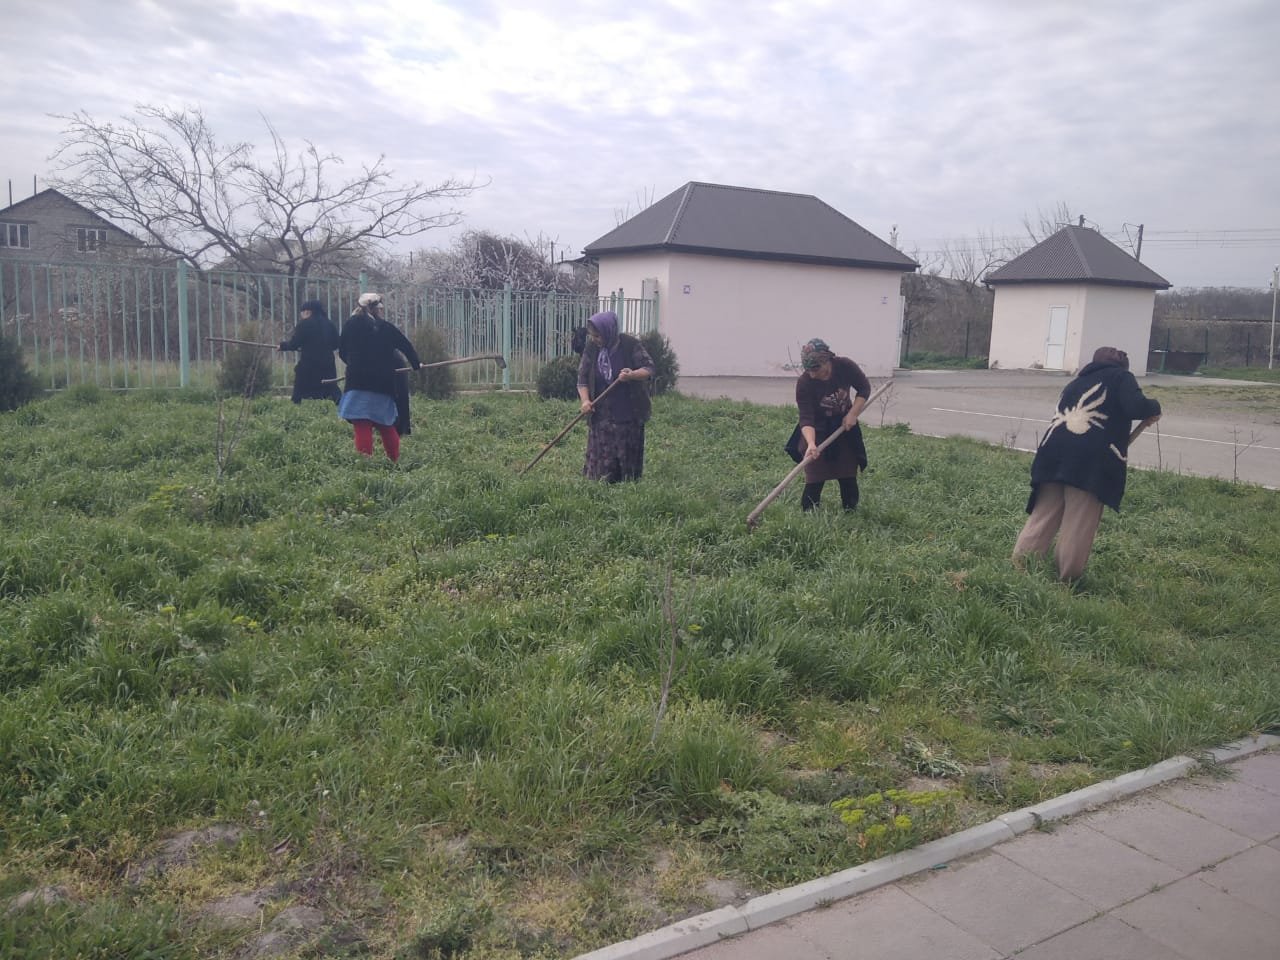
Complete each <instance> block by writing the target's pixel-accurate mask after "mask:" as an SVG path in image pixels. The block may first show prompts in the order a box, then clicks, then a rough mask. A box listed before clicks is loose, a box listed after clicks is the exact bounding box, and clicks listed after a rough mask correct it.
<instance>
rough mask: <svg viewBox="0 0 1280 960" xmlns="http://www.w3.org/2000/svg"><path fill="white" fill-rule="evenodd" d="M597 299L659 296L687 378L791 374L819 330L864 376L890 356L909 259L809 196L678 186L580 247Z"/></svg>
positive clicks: (883, 367) (663, 325)
mask: <svg viewBox="0 0 1280 960" xmlns="http://www.w3.org/2000/svg"><path fill="white" fill-rule="evenodd" d="M583 252H584V253H585V254H586V255H587V256H589V257H593V258H595V259H596V260H597V261H598V263H599V266H600V281H599V282H600V290H599V292H600V294H601V296H608V295H609V294H610V293H611V292H616V291H618V290H622V291H623V294H624V296H626V297H636V296H643V297H651V296H656V298H657V301H658V329H659V330H660V331H661V332H662V333H663V334H664V335H665V336H666V337H667V339H668V340H670V342H671V346H672V349H674V350H675V353H676V356H677V358H678V359H679V361H680V373H681V374H682V375H686V376H694V377H705V376H754V377H776V376H783V375H788V374H791V373H793V372H795V370H794V369H792V368H790V367H789V366H788V364H798V363H799V359H800V345H801V344H802V343H804V342H805V341H807V340H809V339H810V338H812V337H821V338H822V339H824V340H826V341H827V342H828V343H829V344H830V345H831V348H832V349H833V350H834V351H835V352H836V353H837V354H840V355H842V356H847V357H851V358H853V359H854V360H855V361H857V363H858V364H859V365H860V366H861V367H862V369H863V370H864V371H865V372H866V373H867V374H868V375H869V376H888V375H889V374H891V373H892V372H893V368H894V366H895V364H896V363H897V360H898V335H899V327H900V316H901V312H900V310H901V308H900V297H899V287H900V285H901V279H902V274H903V273H904V272H908V271H911V270H915V269H916V268H917V267H918V266H919V264H917V263H916V262H915V261H914V260H912V259H911V258H910V257H907V256H905V255H904V254H902V253H901V252H900V251H898V250H896V249H894V248H893V247H892V246H890V245H889V244H888V243H886V242H885V241H883V240H881V239H880V238H878V237H876V236H875V235H874V234H872V233H870V232H869V231H867V230H865V229H863V228H862V227H861V226H859V225H858V224H856V223H854V222H853V221H852V220H850V219H849V218H848V217H846V216H845V215H844V214H842V213H841V212H840V211H838V210H836V209H835V208H834V207H831V206H828V205H827V204H825V203H823V202H822V201H821V200H819V199H818V198H817V197H814V196H810V195H807V194H798V193H781V192H779V191H776V190H756V189H749V188H746V187H733V186H723V185H720V184H714V183H697V182H691V183H686V184H685V185H684V186H683V187H681V188H680V189H678V190H676V191H675V192H674V193H671V194H669V195H668V196H666V197H663V198H662V199H661V200H659V201H658V202H657V203H655V204H653V205H652V206H651V207H648V208H647V209H645V210H642V211H641V212H640V213H638V214H636V216H634V217H632V218H631V219H630V220H627V221H626V222H625V223H623V224H621V225H620V226H618V227H617V228H616V229H614V230H611V231H609V232H608V233H606V234H605V235H604V236H602V237H600V239H598V240H596V241H594V242H592V243H589V244H588V245H587V246H586V248H585V249H584V251H583Z"/></svg>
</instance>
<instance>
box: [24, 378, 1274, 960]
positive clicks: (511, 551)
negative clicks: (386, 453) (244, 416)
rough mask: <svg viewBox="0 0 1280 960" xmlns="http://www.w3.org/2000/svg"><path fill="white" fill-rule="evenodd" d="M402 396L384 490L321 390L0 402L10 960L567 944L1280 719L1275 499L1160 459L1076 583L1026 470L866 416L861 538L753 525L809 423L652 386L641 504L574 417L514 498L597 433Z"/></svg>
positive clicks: (537, 953)
mask: <svg viewBox="0 0 1280 960" xmlns="http://www.w3.org/2000/svg"><path fill="white" fill-rule="evenodd" d="M415 403H416V406H415V415H416V421H417V422H416V425H415V430H414V433H413V435H412V436H410V437H408V438H406V440H405V443H404V459H403V461H402V463H401V464H400V465H399V466H398V467H397V466H392V465H390V464H389V463H387V462H386V461H385V459H381V452H380V451H379V452H378V458H376V459H373V460H370V461H366V460H363V459H361V458H359V457H357V456H356V455H355V453H354V451H353V450H352V448H351V440H350V433H349V428H348V427H347V425H345V424H343V423H341V422H340V421H338V420H337V419H336V417H335V416H334V415H333V413H332V407H330V406H327V405H325V404H323V403H312V404H307V405H303V406H302V407H300V408H299V407H295V406H293V405H291V404H289V403H288V402H287V401H285V400H282V399H280V398H264V399H261V400H259V401H256V402H255V403H254V405H253V406H252V411H251V416H250V417H249V419H248V420H247V427H246V429H245V431H244V433H243V435H242V436H241V438H240V439H239V442H238V444H237V445H236V447H235V448H234V450H233V451H232V453H231V454H230V456H227V455H225V450H224V453H223V454H222V455H220V454H219V452H218V442H217V430H216V424H217V418H218V406H217V403H216V401H215V399H214V398H213V396H212V395H211V394H208V393H198V392H191V393H187V394H183V395H179V394H176V393H149V392H139V393H134V394H129V395H126V396H118V395H109V394H106V393H102V392H99V391H97V390H96V389H93V388H78V389H74V390H71V391H69V392H67V393H65V394H62V395H59V396H57V397H56V398H53V399H50V400H45V401H41V402H39V403H36V404H33V405H31V406H28V407H25V408H23V409H21V410H19V411H17V412H16V413H12V414H5V415H3V416H0V531H2V533H0V851H2V853H3V856H2V857H0V863H2V864H3V865H2V866H0V900H3V899H5V898H8V897H11V896H14V895H16V894H18V893H19V892H22V891H30V890H33V889H36V888H39V887H52V886H56V887H59V888H60V897H61V899H60V900H59V902H55V903H50V904H47V905H44V906H33V907H31V908H29V909H26V910H21V911H15V912H9V913H5V912H3V911H0V955H3V956H5V957H6V958H34V957H50V956H59V957H63V956H79V957H103V958H106V957H112V958H116V957H134V956H138V957H141V956H146V957H150V958H205V957H223V956H225V957H231V956H236V955H238V954H237V951H239V950H241V949H243V948H244V947H246V945H248V944H249V943H250V942H251V941H253V940H254V938H255V937H257V936H259V935H260V934H261V932H262V928H264V927H266V928H268V929H269V927H270V924H271V923H272V921H273V919H274V918H275V917H276V916H277V915H278V914H280V912H281V911H284V910H286V909H288V908H293V907H297V906H310V907H313V908H315V909H316V910H318V911H319V914H320V915H321V916H322V917H323V922H322V924H321V927H320V930H319V931H318V932H317V933H316V935H315V937H314V938H312V939H311V940H307V941H300V942H299V944H298V945H297V947H296V950H297V955H298V956H303V957H333V956H346V957H374V958H393V957H394V958H430V957H453V958H459V960H480V958H503V960H514V958H517V957H543V958H550V957H562V956H571V955H573V954H575V953H577V952H580V951H584V950H587V949H590V948H593V947H596V946H599V945H601V944H604V943H607V942H610V941H613V940H617V939H620V938H625V937H628V936H632V935H635V934H637V933H640V932H642V931H644V930H646V929H649V928H651V927H654V926H657V925H661V924H663V923H667V922H670V921H671V920H673V919H675V918H677V917H680V916H685V915H689V914H692V913H697V912H700V911H702V910H705V909H708V908H710V907H713V906H716V905H719V904H720V903H722V902H726V901H727V900H731V899H734V898H737V897H742V896H746V895H748V894H750V893H754V892H762V891H765V890H769V889H772V888H776V887H778V886H781V885H784V884H788V883H792V882H795V881H799V880H803V879H807V878H811V877H814V876H818V875H821V874H824V873H827V872H830V871H833V870H836V869H840V868H843V867H846V866H850V865H853V864H856V863H859V862H862V861H865V860H868V859H873V858H875V857H877V856H880V855H882V854H884V853H886V852H889V851H892V850H895V849H901V848H903V847H906V846H910V845H913V844H916V843H920V842H923V841H925V840H928V839H932V838H933V837H936V836H939V835H942V834H945V833H948V832H951V831H953V830H955V829H958V828H960V827H963V826H967V825H970V824H972V823H975V822H980V821H983V820H986V819H989V818H990V817H992V816H993V815H995V814H998V813H1000V812H1002V811H1006V810H1010V809H1014V808H1017V807H1019V806H1022V805H1025V804H1028V803H1031V802H1035V801H1037V800H1039V799H1042V798H1046V797H1050V796H1054V795H1057V794H1060V793H1063V792H1066V791H1068V790H1071V789H1075V788H1077V787H1080V786H1082V785H1085V784H1087V783H1090V782H1092V781H1095V780H1098V779H1101V778H1105V777H1109V776H1113V775H1115V774H1117V773H1119V772H1122V771H1125V770H1130V769H1134V768H1137V767H1141V766H1144V765H1146V764H1149V763H1152V762H1154V761H1157V760H1160V759H1162V758H1165V757H1168V756H1170V755H1173V754H1176V753H1181V752H1186V751H1197V750H1200V749H1201V748H1205V747H1209V746H1211V745H1215V744H1219V743H1222V742H1224V741H1228V740H1231V739H1234V738H1236V737H1239V736H1241V735H1243V734H1247V733H1251V732H1255V731H1259V730H1262V729H1266V728H1269V727H1274V726H1275V725H1276V724H1277V722H1280V647H1278V645H1277V638H1278V634H1280V631H1278V630H1277V623H1280V563H1278V562H1277V561H1278V559H1280V510H1277V505H1278V504H1277V495H1276V494H1275V493H1274V492H1268V491H1265V490H1262V489H1259V488H1256V487H1249V486H1244V485H1241V486H1235V485H1231V484H1228V483H1224V482H1219V481H1212V480H1201V479H1195V478H1189V477H1185V476H1175V475H1173V474H1168V473H1153V472H1144V471H1137V472H1134V473H1131V475H1130V483H1129V492H1128V495H1127V497H1126V500H1125V504H1124V506H1125V509H1124V512H1123V513H1122V514H1120V515H1116V514H1112V513H1108V515H1107V516H1106V517H1105V518H1104V521H1103V527H1102V532H1101V534H1100V537H1099V542H1098V545H1097V547H1096V550H1095V555H1094V558H1093V561H1092V562H1091V565H1090V568H1089V571H1088V573H1087V574H1086V577H1085V579H1084V580H1083V581H1082V583H1081V584H1079V585H1078V586H1077V587H1075V588H1068V587H1065V586H1062V585H1060V584H1058V583H1056V582H1055V581H1054V579H1053V577H1052V574H1051V571H1050V570H1049V569H1048V568H1047V567H1044V566H1038V565H1037V566H1033V569H1031V570H1029V571H1027V572H1019V571H1017V570H1015V569H1014V568H1013V567H1012V565H1011V564H1010V562H1009V560H1008V553H1009V550H1010V548H1011V546H1012V542H1013V539H1014V536H1015V535H1016V533H1017V530H1018V529H1019V526H1020V524H1021V522H1022V519H1023V513H1022V509H1023V506H1024V504H1025V500H1026V494H1027V467H1028V460H1029V458H1028V457H1027V456H1026V455H1024V454H1019V453H1014V452H1010V451H1006V450H1001V449H998V448H992V447H987V446H983V445H981V444H978V443H974V442H970V441H965V440H935V439H929V438H923V437H914V436H911V435H910V434H909V433H908V432H907V431H906V430H905V429H902V428H897V429H889V428H886V429H882V430H877V429H870V430H868V431H867V446H868V449H869V452H870V457H871V462H872V467H871V471H870V472H869V473H868V474H866V475H865V476H864V478H863V483H862V486H863V502H862V506H861V507H860V508H859V510H858V511H857V512H856V513H855V514H853V515H845V514H842V513H841V512H840V511H839V510H835V509H832V507H833V505H835V504H838V497H836V496H835V494H836V491H835V490H834V489H832V490H829V491H828V496H827V499H828V500H830V501H832V503H827V504H825V505H824V509H823V510H821V511H819V512H818V513H817V514H816V515H808V516H805V515H801V513H800V510H799V505H798V498H799V490H798V489H796V488H793V489H792V490H790V491H788V493H787V494H786V495H785V496H784V497H783V498H782V499H781V500H780V501H779V502H778V503H776V504H775V505H774V506H773V507H771V508H770V510H769V511H767V512H766V513H765V514H764V518H763V523H762V526H761V528H760V529H759V530H757V531H756V532H754V533H750V532H748V530H747V528H746V525H745V522H744V521H745V517H746V515H747V513H748V512H749V511H750V510H751V508H752V507H753V506H754V505H755V504H756V503H757V502H758V501H759V500H760V499H761V498H762V497H763V496H764V495H765V494H766V493H767V492H768V491H769V490H770V489H771V488H772V487H773V485H774V484H775V483H776V482H777V481H778V480H779V479H781V477H782V476H783V475H784V474H785V473H786V471H787V469H788V468H789V467H790V466H791V463H790V461H789V460H787V459H786V457H785V456H784V455H783V453H782V445H783V442H784V441H785V439H786V437H787V435H788V433H789V432H790V429H791V426H792V423H793V420H792V414H791V413H790V412H788V411H787V410H785V409H774V408H766V407H757V406H751V405H745V404H737V403H731V402H728V401H715V402H711V401H698V400H692V399H687V398H683V397H679V396H669V397H662V398H659V399H658V400H657V401H656V403H655V414H654V420H653V422H652V424H651V425H650V428H649V445H648V463H647V466H646V473H645V478H644V480H643V481H642V482H640V483H638V484H631V485H625V486H622V487H617V488H609V487H606V486H604V485H599V484H594V483H588V482H586V481H583V480H582V479H581V478H580V475H579V471H580V467H581V462H582V449H583V442H584V433H583V431H582V430H581V429H580V430H579V431H578V432H577V433H575V434H574V435H573V436H572V437H571V438H570V439H569V440H568V441H567V442H566V444H565V445H564V448H563V449H558V450H556V451H554V452H552V453H551V454H550V455H548V457H547V458H546V459H544V461H543V462H542V463H540V464H539V465H538V466H537V467H536V468H534V470H532V471H531V472H530V473H529V474H527V475H526V476H523V477H520V476H517V471H518V469H519V468H520V467H521V466H522V465H523V464H525V463H526V462H528V461H529V460H530V459H532V457H533V455H534V454H536V453H537V451H538V450H539V449H540V448H541V445H542V444H543V443H544V442H545V441H546V440H547V439H549V438H550V437H551V436H553V435H554V434H555V433H556V432H558V430H559V429H560V427H562V426H563V425H564V424H565V423H567V422H568V420H569V419H571V417H572V416H573V415H574V413H575V412H576V409H575V406H574V405H572V404H570V403H566V402H559V401H552V402H543V401H539V400H537V399H536V398H534V397H530V396H527V395H526V396H505V395H494V396H485V397H480V398H463V399H458V400H455V401H449V402H444V403H434V404H428V403H425V402H421V401H415ZM226 412H227V415H228V417H229V419H230V420H231V421H234V418H235V415H236V413H237V405H236V404H228V406H227V410H226ZM231 432H234V431H231ZM225 439H226V438H225V437H224V440H225ZM224 447H225V444H224ZM219 474H221V479H220V480H218V481H216V482H215V477H216V476H218V475H219ZM673 649H674V650H675V660H674V662H675V667H674V669H670V668H669V664H670V663H671V656H672V651H673ZM668 675H670V679H671V682H670V696H669V702H668V706H667V707H666V709H665V710H664V711H662V712H661V714H659V710H658V704H659V700H660V698H661V695H662V692H663V687H664V680H665V679H666V678H667V677H668ZM215 824H220V825H227V826H231V827H234V828H236V830H237V831H238V832H237V833H236V834H234V835H233V836H232V842H230V843H227V844H224V845H221V846H210V847H206V848H201V849H200V850H198V851H197V852H196V854H195V855H194V856H193V857H192V858H191V859H190V861H189V862H187V863H185V864H182V865H180V866H176V867H174V868H172V869H168V870H165V871H163V872H156V873H152V874H149V875H147V874H143V873H142V872H141V871H140V870H139V865H140V864H142V863H143V861H144V858H146V857H147V856H149V855H150V854H152V853H153V852H154V851H155V850H156V848H157V846H158V845H159V844H160V842H161V841H162V840H164V839H166V838H169V837H172V836H173V835H175V834H177V833H179V832H180V831H183V830H189V829H199V828H204V827H208V826H210V825H215ZM244 893H256V894H258V895H259V899H260V902H261V911H260V914H259V915H258V916H257V917H256V918H254V919H253V920H252V922H250V923H249V924H247V925H244V926H237V925H234V924H231V925H227V924H223V923H218V922H214V921H213V920H212V919H205V917H206V911H207V910H208V909H209V908H210V907H211V905H214V904H217V903H219V902H222V901H224V900H225V898H227V897H230V896H232V895H235V894H244ZM53 899H58V898H53Z"/></svg>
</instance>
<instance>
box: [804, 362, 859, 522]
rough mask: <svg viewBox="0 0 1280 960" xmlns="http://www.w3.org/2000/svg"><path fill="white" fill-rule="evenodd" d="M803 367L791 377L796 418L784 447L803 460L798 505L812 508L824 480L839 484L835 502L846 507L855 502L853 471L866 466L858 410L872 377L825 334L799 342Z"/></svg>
mask: <svg viewBox="0 0 1280 960" xmlns="http://www.w3.org/2000/svg"><path fill="white" fill-rule="evenodd" d="M800 366H801V367H802V368H803V371H804V372H803V373H801V374H800V379H798V380H797V381H796V407H797V409H798V410H799V411H800V422H799V424H798V425H797V426H796V430H795V433H794V434H792V437H791V442H790V443H789V444H787V450H788V452H789V453H791V455H792V456H793V457H795V458H796V460H797V462H799V461H803V462H804V465H805V467H804V481H805V483H804V492H803V493H802V494H801V496H800V508H801V509H802V510H812V509H813V508H814V507H816V506H818V504H819V502H820V501H821V499H822V488H823V486H824V485H825V484H826V482H827V481H828V480H835V481H836V482H838V483H839V484H840V503H841V505H842V506H843V507H844V508H845V509H846V510H852V509H854V508H855V507H857V505H858V471H859V470H865V469H866V468H867V448H866V446H865V445H864V444H863V442H862V428H861V427H860V426H858V415H859V414H861V413H862V408H863V407H865V406H866V405H867V400H868V399H869V398H870V396H871V381H869V380H868V379H867V375H866V374H865V373H863V372H862V369H861V368H860V367H859V366H858V365H857V364H856V363H854V362H853V361H852V360H850V359H849V358H848V357H837V356H836V355H835V354H834V353H832V351H831V348H830V347H828V346H827V344H826V341H825V340H819V339H817V338H814V339H813V340H810V341H809V342H808V343H806V344H805V345H804V346H803V347H801V348H800ZM841 424H843V425H844V427H845V432H844V433H843V434H841V435H840V438H839V439H838V440H836V441H835V442H834V443H832V444H831V446H829V447H827V449H825V450H823V451H822V453H821V454H819V453H818V447H819V446H820V445H821V444H822V442H823V441H824V440H826V439H827V438H828V437H829V436H831V434H833V433H835V431H836V430H837V429H839V427H840V425H841Z"/></svg>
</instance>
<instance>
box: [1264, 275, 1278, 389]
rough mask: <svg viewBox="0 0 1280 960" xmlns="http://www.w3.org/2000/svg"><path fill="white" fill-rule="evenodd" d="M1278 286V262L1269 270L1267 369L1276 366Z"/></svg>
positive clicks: (1272, 368)
mask: <svg viewBox="0 0 1280 960" xmlns="http://www.w3.org/2000/svg"><path fill="white" fill-rule="evenodd" d="M1277 287H1280V264H1277V265H1276V266H1275V267H1273V268H1272V270H1271V349H1269V350H1268V351H1267V369H1268V370H1274V369H1275V367H1276V288H1277Z"/></svg>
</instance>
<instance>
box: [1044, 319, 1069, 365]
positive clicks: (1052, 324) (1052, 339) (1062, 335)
mask: <svg viewBox="0 0 1280 960" xmlns="http://www.w3.org/2000/svg"><path fill="white" fill-rule="evenodd" d="M1066 352H1067V308H1066V307H1050V308H1049V339H1047V340H1046V341H1045V344H1044V368H1045V369H1046V370H1061V369H1062V363H1063V361H1064V360H1065V359H1066Z"/></svg>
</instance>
